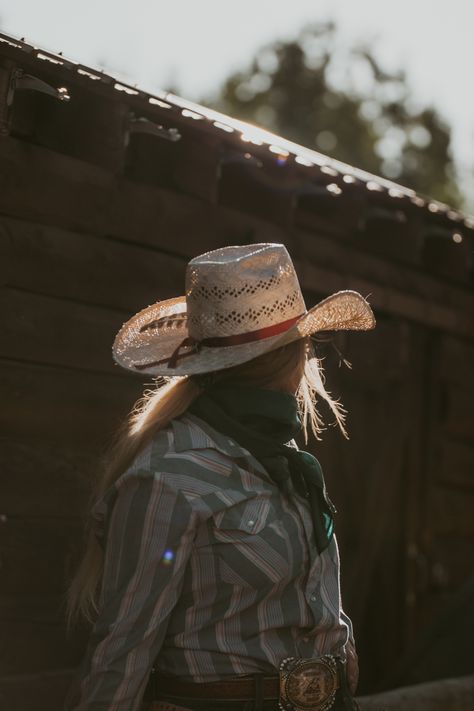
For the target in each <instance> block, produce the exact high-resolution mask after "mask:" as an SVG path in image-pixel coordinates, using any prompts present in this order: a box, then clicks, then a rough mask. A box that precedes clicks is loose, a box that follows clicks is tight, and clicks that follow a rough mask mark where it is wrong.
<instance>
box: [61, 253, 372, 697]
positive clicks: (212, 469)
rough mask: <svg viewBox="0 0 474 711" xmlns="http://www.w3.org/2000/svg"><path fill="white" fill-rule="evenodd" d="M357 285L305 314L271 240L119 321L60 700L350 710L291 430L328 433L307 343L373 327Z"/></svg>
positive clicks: (341, 623)
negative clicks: (74, 644) (140, 384)
mask: <svg viewBox="0 0 474 711" xmlns="http://www.w3.org/2000/svg"><path fill="white" fill-rule="evenodd" d="M374 324H375V321H374V317H373V314H372V311H371V309H370V306H369V305H368V304H367V302H366V301H365V300H364V299H363V298H362V296H360V294H357V293H356V292H351V291H344V292H339V293H337V294H333V295H332V296H330V297H328V298H327V299H325V300H324V301H322V302H320V304H318V305H317V306H315V307H314V308H312V309H311V310H310V311H306V308H305V304H304V301H303V297H302V295H301V291H300V287H299V284H298V280H297V277H296V274H295V271H294V267H293V264H292V262H291V259H290V257H289V255H288V253H287V251H286V249H285V247H284V246H283V245H279V244H257V245H249V246H245V247H226V248H223V249H219V250H216V251H214V252H209V253H207V254H204V255H201V256H200V257H196V258H195V259H193V260H192V261H191V262H190V263H189V265H188V269H187V274H186V296H185V297H180V298H176V299H171V300H168V301H164V302H159V303H157V304H154V305H153V306H150V307H148V308H146V309H144V310H143V311H141V312H140V313H139V314H137V315H136V316H134V317H133V318H132V319H130V321H128V322H127V323H126V324H124V326H123V327H122V329H121V330H120V332H119V334H118V336H117V338H116V341H115V344H114V357H115V360H116V361H117V362H118V363H119V364H120V365H122V366H123V367H125V368H127V369H130V370H133V371H134V372H141V373H148V374H153V375H162V376H163V375H165V376H169V377H170V380H169V382H167V384H165V385H162V386H161V387H158V388H157V389H156V390H155V391H152V392H149V393H146V394H145V397H144V399H143V400H142V401H140V402H139V404H138V406H137V407H136V408H135V410H134V413H133V414H132V417H131V420H130V422H129V423H128V424H127V426H126V428H125V429H124V430H123V432H122V433H121V435H120V436H119V438H118V441H117V445H116V448H115V452H114V456H113V458H112V461H111V464H110V466H109V468H108V471H107V472H106V476H105V477H104V480H103V481H102V482H101V484H100V487H99V491H98V492H97V497H96V504H95V506H94V508H93V521H94V526H93V529H92V531H91V536H90V540H89V545H88V550H87V552H86V556H85V558H84V560H83V563H82V565H81V568H80V569H79V571H78V574H77V576H76V578H75V580H74V581H73V584H72V586H71V590H70V612H71V615H72V616H74V615H75V614H77V613H78V612H79V613H83V614H85V615H86V617H89V619H92V618H94V619H95V624H94V628H93V632H92V635H91V639H90V643H89V647H88V650H87V653H86V656H85V659H84V662H83V664H82V667H81V670H80V672H79V674H78V677H77V679H76V683H75V685H74V687H73V689H72V690H71V693H70V695H69V698H68V701H67V703H66V708H67V709H70V710H71V711H72V710H74V711H85V710H86V709H87V710H94V711H106V710H111V709H114V710H115V711H135V710H136V709H139V708H140V707H141V704H142V702H143V700H144V699H148V701H149V702H150V703H151V704H152V705H151V708H153V709H154V710H155V711H172V710H173V709H177V710H179V709H191V710H193V709H200V710H202V711H222V710H223V709H225V710H229V711H231V710H235V711H251V710H254V711H270V710H274V709H277V708H278V704H280V708H281V709H285V711H300V710H301V711H302V709H306V710H310V709H314V710H315V709H320V710H325V709H331V708H334V709H337V708H356V707H355V705H353V704H354V702H353V701H352V700H351V696H350V693H349V691H348V689H347V682H348V683H349V684H350V686H351V690H352V691H354V690H355V686H356V683H357V657H356V654H355V647H354V640H353V638H352V628H351V624H350V621H349V619H348V618H347V617H346V616H345V614H344V612H343V610H342V608H341V605H340V593H339V559H338V551H337V545H336V540H335V537H334V533H333V517H332V514H333V507H332V504H331V502H330V501H329V499H328V497H327V495H326V490H325V485H324V479H323V475H322V471H321V468H320V466H319V463H318V462H317V460H316V459H314V457H312V456H311V455H310V454H308V453H306V452H302V451H299V450H298V449H297V448H296V446H295V445H294V443H293V442H292V440H293V437H294V436H295V435H296V434H297V433H298V432H299V431H300V430H301V429H302V428H303V430H304V431H305V433H306V426H307V423H309V425H310V426H311V428H312V430H313V432H315V434H318V433H319V432H320V430H321V426H322V423H321V420H320V417H319V414H318V412H317V411H316V409H315V404H314V396H315V393H318V394H319V395H321V396H322V397H323V398H324V399H325V400H326V401H327V403H328V404H329V406H330V407H331V409H332V411H333V413H334V415H335V417H336V419H337V421H338V423H339V425H340V426H341V428H342V430H343V431H344V425H343V412H342V410H341V408H340V406H339V405H338V404H337V403H335V402H334V401H333V400H332V399H331V397H330V396H329V395H328V393H327V392H326V391H325V389H324V385H323V383H322V380H321V373H320V370H319V366H318V362H317V360H316V358H315V357H314V352H313V351H312V347H311V341H310V339H309V336H310V335H311V334H313V333H317V332H318V331H321V330H337V329H354V330H358V329H359V330H364V329H369V328H373V326H374Z"/></svg>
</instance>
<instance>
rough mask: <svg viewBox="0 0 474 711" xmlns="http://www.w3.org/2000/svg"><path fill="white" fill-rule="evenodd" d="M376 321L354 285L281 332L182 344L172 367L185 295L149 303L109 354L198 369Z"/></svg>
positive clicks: (163, 369) (156, 371)
mask: <svg viewBox="0 0 474 711" xmlns="http://www.w3.org/2000/svg"><path fill="white" fill-rule="evenodd" d="M374 326H375V317H374V314H373V312H372V309H371V307H370V305H369V304H368V302H367V301H366V300H365V299H364V297H363V296H362V295H361V294H359V293H358V292H357V291H350V290H347V291H338V292H337V293H335V294H332V295H331V296H328V297H327V298H326V299H323V301H320V302H319V303H318V304H316V306H313V308H311V309H310V310H309V311H307V312H306V313H305V314H303V315H302V316H301V318H300V319H298V321H297V322H296V323H295V324H294V325H293V326H292V327H291V328H289V329H288V330H287V331H285V332H284V333H283V334H279V335H277V336H271V337H269V338H263V339H260V340H255V341H252V342H250V343H244V344H240V345H232V346H219V347H207V346H202V347H200V348H199V349H198V350H197V349H196V348H195V346H183V347H182V348H181V349H180V350H179V354H180V355H179V358H178V359H177V360H176V363H175V364H174V363H173V366H174V367H170V358H171V356H172V355H173V353H175V351H176V349H177V348H178V347H179V346H180V344H182V343H183V341H184V340H185V339H186V338H187V337H188V336H189V333H188V326H187V318H186V298H185V297H184V296H182V297H177V298H174V299H168V300H166V301H160V302H158V303H156V304H152V305H151V306H148V307H147V308H145V309H143V310H142V311H140V312H139V313H137V314H135V316H133V317H132V318H131V319H130V320H129V321H127V322H126V323H125V324H124V325H123V326H122V328H121V329H120V331H119V332H118V334H117V336H116V338H115V341H114V345H113V349H112V352H113V357H114V360H115V362H116V363H118V364H119V365H120V366H122V367H123V368H126V369H127V370H132V371H133V372H135V373H145V374H147V375H156V376H158V375H166V376H175V375H176V376H179V375H197V374H199V373H209V372H211V371H214V370H222V369H224V368H231V367H232V366H234V365H239V364H240V363H246V362H247V361H249V360H252V359H253V358H257V357H258V356H260V355H263V354H264V353H268V352H269V351H272V350H275V349H276V348H280V347H281V346H284V345H286V344H287V343H291V342H292V341H296V340H298V339H300V338H305V337H306V336H310V335H313V334H315V333H318V332H320V331H367V330H370V329H372V328H374Z"/></svg>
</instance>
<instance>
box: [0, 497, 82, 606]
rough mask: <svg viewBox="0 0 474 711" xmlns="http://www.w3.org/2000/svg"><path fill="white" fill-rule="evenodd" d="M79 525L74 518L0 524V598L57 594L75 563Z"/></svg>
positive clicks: (12, 519) (4, 520)
mask: <svg viewBox="0 0 474 711" xmlns="http://www.w3.org/2000/svg"><path fill="white" fill-rule="evenodd" d="M30 495H31V494H30ZM82 530H83V527H82V521H81V520H79V519H78V518H77V517H71V516H67V515H66V516H62V515H61V514H60V513H59V514H58V515H57V516H56V517H52V516H51V517H34V516H22V517H9V516H8V515H4V516H3V517H2V519H1V522H0V549H1V551H2V577H1V579H0V595H17V594H18V595H21V594H25V593H28V594H30V595H52V594H58V595H59V594H61V593H62V592H63V590H64V589H65V586H66V581H67V580H68V577H69V575H70V573H71V570H70V567H71V565H72V559H73V558H74V563H75V562H76V561H77V550H78V546H79V541H81V540H82Z"/></svg>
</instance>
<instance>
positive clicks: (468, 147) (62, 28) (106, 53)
mask: <svg viewBox="0 0 474 711" xmlns="http://www.w3.org/2000/svg"><path fill="white" fill-rule="evenodd" d="M330 19H332V20H335V21H336V22H337V25H338V28H339V32H338V37H339V42H340V44H341V47H342V48H344V47H345V46H351V45H353V44H356V43H361V42H363V43H366V44H370V45H371V46H372V47H373V51H374V54H375V56H376V57H377V58H378V60H379V61H380V62H381V64H382V66H384V67H386V68H387V69H391V70H394V69H404V70H405V71H406V73H407V76H408V82H409V85H410V86H411V88H412V92H413V96H414V97H415V99H416V100H417V101H419V103H420V104H421V105H423V104H433V105H434V106H435V107H436V108H437V109H438V110H439V111H440V113H441V115H442V116H443V117H444V118H445V119H446V121H447V122H448V123H449V124H450V125H451V127H452V130H453V153H454V157H455V159H456V164H457V166H458V171H459V176H460V179H461V183H462V186H463V189H464V192H465V193H467V194H468V203H467V204H468V207H469V209H470V211H472V210H473V209H474V93H473V91H472V86H473V81H472V73H473V70H474V41H473V34H474V0H450V2H449V3H446V2H440V0H397V2H388V1H387V0H291V2H287V0H240V2H236V3H233V4H231V3H229V2H222V0H220V1H219V0H198V1H197V2H193V1H192V0H168V2H163V0H133V1H132V0H128V1H126V0H82V2H81V3H78V2H77V0H76V1H75V2H72V1H71V0H14V1H12V0H0V32H5V33H7V34H12V35H14V36H17V37H25V40H26V41H27V42H29V43H31V44H35V45H37V46H40V47H42V48H44V49H49V50H51V51H55V52H59V51H62V52H63V54H64V55H65V56H66V57H69V58H70V59H73V60H75V61H79V62H81V63H83V64H88V65H90V66H92V67H95V68H103V69H104V71H106V72H108V73H110V74H112V75H115V76H117V77H118V78H121V79H122V81H127V82H128V83H131V84H137V85H138V86H139V87H140V88H142V89H145V90H148V91H151V92H154V91H157V90H159V89H161V88H166V87H168V86H170V85H173V87H178V89H179V93H180V94H181V95H182V96H184V97H185V98H188V99H192V100H199V99H201V98H202V97H205V96H209V95H212V94H213V93H214V92H216V91H217V89H218V87H219V85H220V84H221V83H222V82H223V80H224V79H225V78H226V77H227V76H228V75H229V74H230V73H232V72H233V71H235V70H238V69H240V68H245V67H246V66H247V65H248V63H249V62H250V60H251V59H252V57H253V55H254V54H255V52H256V50H257V49H259V48H260V47H261V46H263V45H265V44H268V43H270V42H272V41H273V40H276V39H290V38H293V37H295V36H296V35H297V34H298V32H299V30H301V29H302V28H303V27H304V26H305V25H307V24H310V23H314V22H320V21H327V20H330Z"/></svg>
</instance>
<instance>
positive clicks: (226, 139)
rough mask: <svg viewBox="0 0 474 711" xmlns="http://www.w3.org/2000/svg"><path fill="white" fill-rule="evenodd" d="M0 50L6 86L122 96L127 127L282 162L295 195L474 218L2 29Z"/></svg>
mask: <svg viewBox="0 0 474 711" xmlns="http://www.w3.org/2000/svg"><path fill="white" fill-rule="evenodd" d="M0 56H3V57H4V58H6V59H7V60H8V59H10V60H11V61H12V62H15V63H16V65H17V67H18V69H17V71H16V74H15V76H14V78H13V83H12V84H11V85H10V87H9V91H10V92H12V91H14V90H15V89H18V90H22V89H29V90H33V91H38V92H43V93H46V94H49V95H51V96H55V97H56V98H57V99H58V100H59V101H62V102H67V101H69V99H70V97H71V94H73V87H75V86H81V87H85V88H89V89H91V90H92V91H93V92H94V93H96V94H97V93H99V94H101V95H102V96H104V97H107V98H108V99H115V100H116V101H117V102H121V103H123V102H125V103H126V104H127V105H128V106H129V107H130V109H131V110H134V112H135V115H134V116H132V115H131V117H130V123H129V130H130V132H131V133H147V134H149V135H155V136H157V137H161V138H164V139H167V140H169V141H171V142H178V141H180V140H181V138H182V134H183V132H188V133H189V132H190V131H191V132H192V133H193V134H194V135H195V134H201V136H202V137H203V138H206V139H209V138H210V139H211V140H214V141H217V142H219V143H220V144H221V145H222V146H223V147H226V148H227V149H228V150H229V151H232V154H233V158H232V159H233V160H234V161H235V160H236V159H237V158H238V157H239V156H240V157H241V159H242V161H248V162H249V164H253V165H254V166H256V167H258V168H259V170H260V171H262V172H263V173H265V172H268V171H270V172H272V168H273V167H274V166H280V167H285V168H286V169H287V174H288V172H291V173H292V177H293V180H290V181H288V180H286V186H287V189H288V190H294V191H295V193H297V194H305V195H307V194H308V193H311V188H313V189H314V191H315V193H317V188H318V187H319V188H323V189H324V190H326V191H327V192H328V194H329V195H331V196H332V197H339V196H341V195H343V194H344V193H345V192H346V191H354V190H359V191H361V190H362V191H364V192H367V197H368V201H369V203H370V202H371V200H372V198H376V202H377V204H379V205H380V204H381V203H382V204H387V205H390V204H391V205H390V206H391V207H393V205H396V206H397V208H398V209H399V210H402V211H403V210H406V209H408V208H412V207H413V206H414V207H415V208H416V209H418V210H421V211H423V212H428V213H430V214H431V215H433V216H436V217H437V221H438V224H444V225H446V226H447V227H448V228H449V226H450V225H451V226H452V227H453V230H454V234H457V233H456V230H458V231H459V230H462V231H465V230H468V231H471V230H472V231H474V217H471V216H467V215H465V214H463V213H462V212H461V211H459V210H455V209H452V208H451V207H450V206H449V205H446V204H444V203H441V202H439V201H437V200H434V199H430V198H427V197H425V196H422V195H419V194H417V193H416V192H415V191H414V190H412V189H410V188H407V187H404V186H402V185H399V184H397V183H395V182H393V181H390V180H387V179H386V178H382V177H380V176H377V175H373V174H371V173H368V172H366V171H363V170H361V169H359V168H357V167H354V166H351V165H348V164H346V163H343V162H341V161H338V160H335V159H333V158H330V157H329V156H326V155H324V154H322V153H319V152H317V151H314V150H312V149H309V148H305V147H304V146H300V145H298V144H296V143H293V142H292V141H288V140H286V139H285V138H283V137H281V136H277V135H275V134H272V133H270V132H269V131H266V130H264V129H262V128H259V127H257V126H254V125H251V124H249V123H246V122H244V121H240V120H238V119H235V118H232V117H230V116H226V115H224V114H221V113H219V112H217V111H214V110H212V109H209V108H207V107H204V106H201V105H199V104H196V103H194V102H191V101H188V100H186V99H183V98H181V97H179V96H175V95H173V94H171V93H169V92H158V93H156V94H150V93H148V92H146V91H142V90H141V89H139V88H137V87H136V86H131V85H129V84H126V83H124V82H122V81H119V80H117V79H115V78H114V77H113V76H111V75H108V74H105V73H103V72H101V71H99V70H97V69H93V68H91V67H88V66H85V65H83V64H80V63H77V62H74V61H72V60H70V59H66V58H65V57H64V56H63V55H62V54H54V53H51V52H49V51H46V50H43V49H40V48H38V47H35V46H33V45H30V44H28V43H26V42H25V41H23V40H19V39H17V38H14V37H12V36H9V35H6V34H1V33H0ZM45 77H46V80H45ZM142 114H143V115H142ZM3 120H4V121H5V120H6V119H5V117H3ZM1 121H2V117H1V116H0V123H1ZM6 131H7V129H5V128H4V132H6ZM227 159H228V156H227ZM225 160H226V155H225V153H224V154H223V161H225ZM273 182H274V181H273ZM462 236H463V235H462V233H461V235H460V236H458V237H457V238H456V237H455V241H456V239H460V240H461V239H462Z"/></svg>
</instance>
